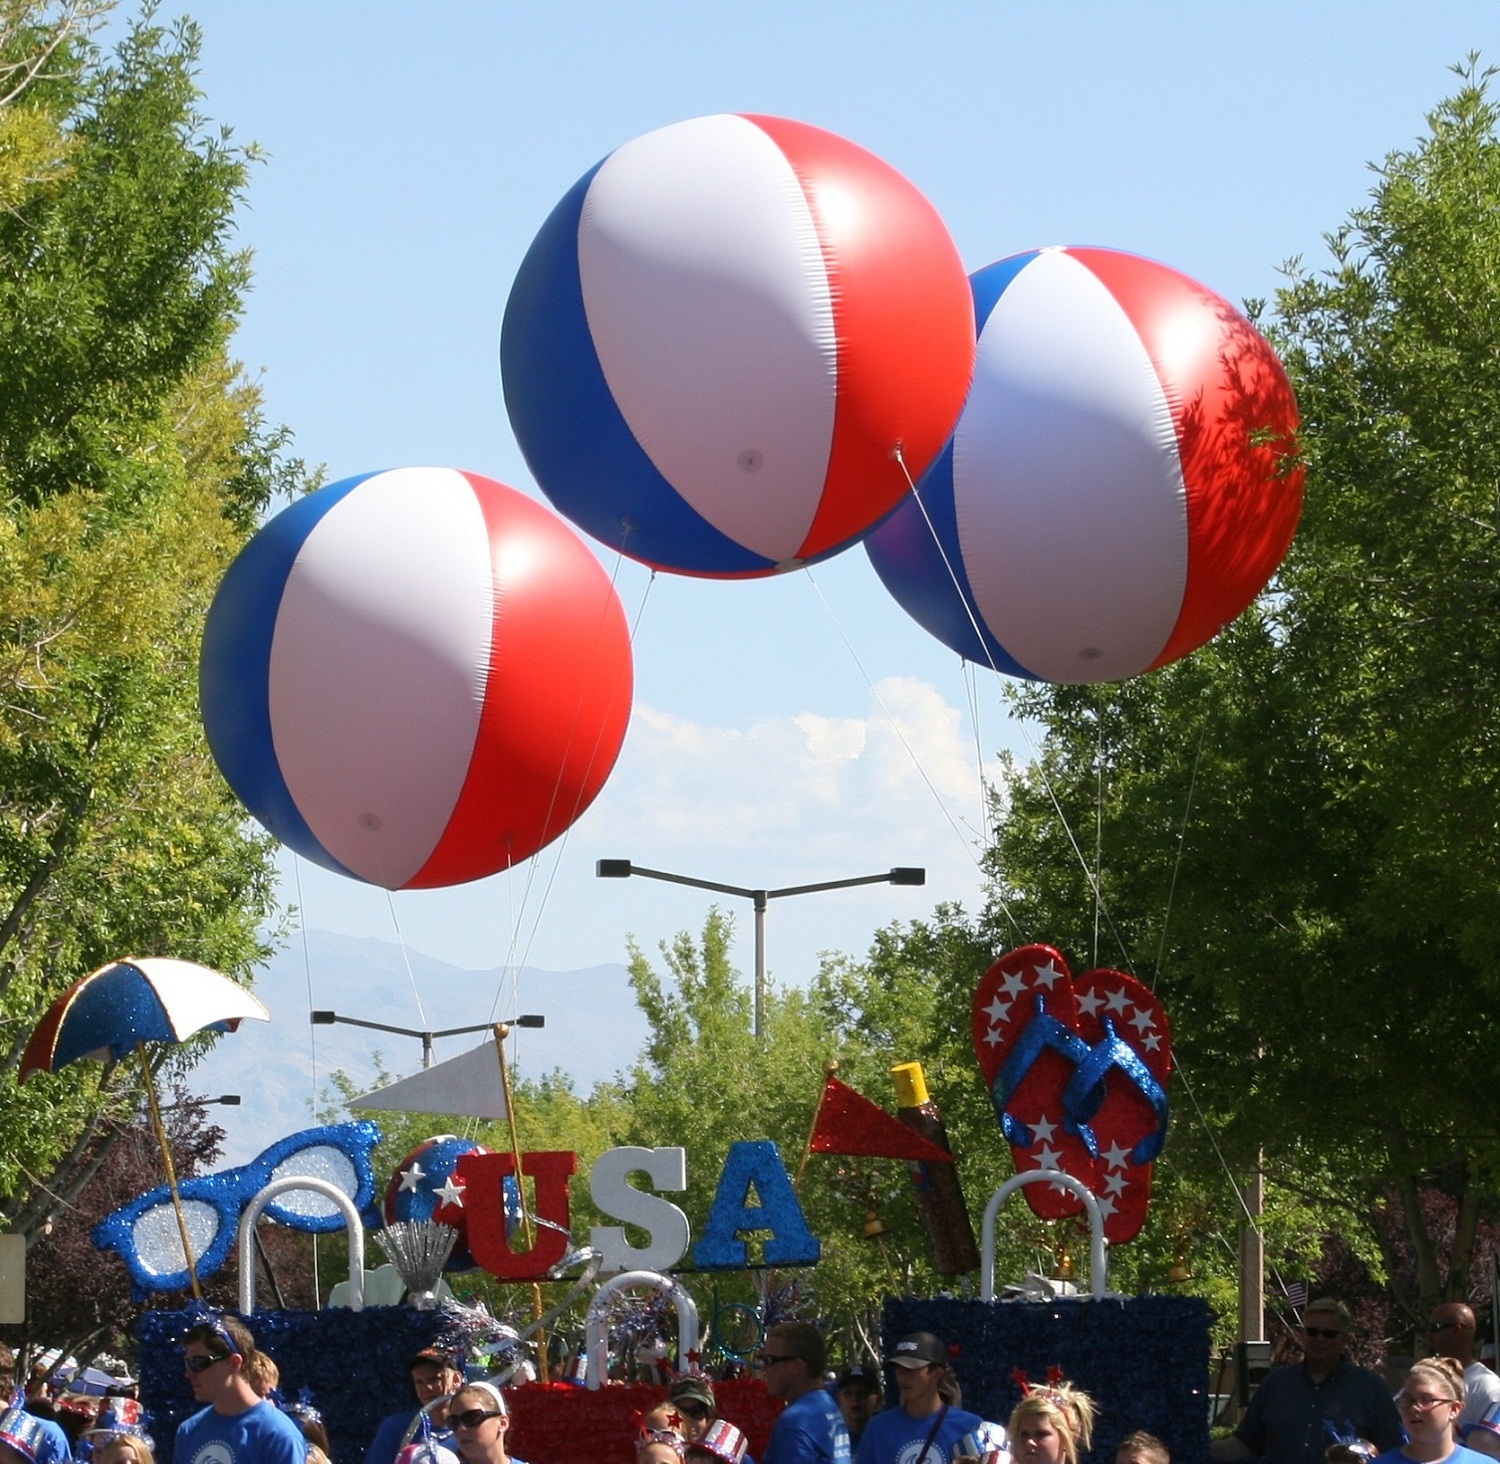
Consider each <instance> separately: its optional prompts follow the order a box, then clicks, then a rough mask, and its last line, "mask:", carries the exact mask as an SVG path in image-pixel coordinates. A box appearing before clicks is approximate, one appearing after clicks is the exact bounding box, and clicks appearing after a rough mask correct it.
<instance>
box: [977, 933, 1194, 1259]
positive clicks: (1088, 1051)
mask: <svg viewBox="0 0 1500 1464" xmlns="http://www.w3.org/2000/svg"><path fill="white" fill-rule="evenodd" d="M973 1031H974V1050H975V1052H976V1054H977V1055H978V1058H979V1067H980V1071H981V1072H983V1074H984V1079H985V1082H986V1084H987V1085H988V1086H989V1090H990V1098H991V1101H992V1102H993V1103H994V1105H995V1115H996V1117H997V1118H998V1119H999V1121H1000V1128H1001V1132H1002V1133H1004V1135H1005V1138H1006V1140H1007V1142H1008V1143H1009V1144H1010V1146H1011V1154H1012V1156H1013V1157H1014V1159H1015V1164H1016V1170H1017V1172H1018V1173H1019V1172H1024V1171H1026V1170H1030V1169H1060V1170H1062V1171H1063V1172H1064V1173H1067V1174H1070V1175H1072V1176H1073V1177H1074V1178H1075V1179H1077V1180H1080V1181H1081V1182H1082V1183H1083V1184H1085V1185H1086V1186H1087V1187H1088V1188H1089V1189H1090V1190H1091V1191H1093V1193H1094V1194H1095V1195H1096V1196H1097V1197H1098V1200H1099V1207H1100V1210H1101V1212H1102V1213H1103V1216H1104V1234H1105V1236H1106V1238H1107V1239H1108V1240H1109V1241H1110V1242H1111V1243H1112V1244H1114V1245H1119V1244H1121V1243H1123V1242H1124V1241H1127V1240H1130V1239H1131V1238H1132V1237H1133V1236H1135V1235H1136V1234H1137V1233H1138V1232H1139V1230H1140V1228H1141V1226H1142V1225H1143V1224H1144V1223H1145V1219H1146V1211H1147V1208H1148V1207H1149V1205H1150V1201H1151V1166H1152V1161H1153V1160H1155V1158H1156V1156H1157V1155H1158V1154H1159V1153H1160V1152H1161V1147H1162V1144H1163V1142H1164V1141H1165V1139H1166V1135H1167V1123H1168V1117H1169V1106H1168V1103H1167V1094H1166V1085H1167V1078H1168V1076H1169V1074H1170V1073H1171V1069H1172V1036H1171V1026H1170V1024H1169V1023H1168V1021H1167V1016H1166V1013H1165V1012H1164V1011H1163V1010H1162V1006H1161V1003H1160V1002H1159V1001H1157V999H1156V997H1155V996H1154V995H1153V994H1152V993H1151V992H1150V991H1148V990H1147V989H1146V988H1145V987H1144V986H1143V985H1141V983H1140V982H1139V981H1137V980H1136V979H1135V977H1133V976H1127V975H1126V974H1125V973H1124V972H1122V971H1112V970H1108V969H1099V970H1094V971H1089V972H1086V973H1085V974H1084V975H1082V976H1080V977H1078V978H1077V979H1076V980H1075V979H1074V977H1073V975H1072V973H1071V971H1070V970H1069V969H1068V963H1067V961H1065V960H1064V959H1063V956H1062V954H1061V953H1060V952H1059V951H1057V950H1055V949H1053V947H1051V946H1046V945H1029V946H1022V947H1020V948H1019V949H1017V950H1014V951H1010V952H1008V953H1007V954H1006V955H1004V956H1001V958H1000V959H999V960H998V961H996V962H995V964H994V965H993V966H991V967H990V969H989V970H988V971H986V972H985V974H984V977H983V979H982V980H981V981H980V983H979V988H978V990H977V991H976V992H975V993H974V1014H973ZM1026 1200H1027V1203H1028V1204H1029V1205H1030V1206H1031V1208H1032V1209H1033V1210H1034V1211H1035V1212H1036V1214H1037V1215H1039V1216H1041V1217H1042V1218H1043V1219H1044V1220H1059V1219H1062V1218H1064V1217H1066V1216H1068V1215H1075V1214H1077V1213H1078V1212H1079V1211H1080V1210H1081V1209H1082V1208H1083V1205H1082V1201H1080V1200H1079V1199H1078V1198H1077V1197H1076V1196H1074V1195H1072V1194H1070V1193H1068V1192H1067V1191H1065V1190H1063V1189H1061V1187H1059V1186H1054V1185H1029V1186H1028V1187H1027V1189H1026Z"/></svg>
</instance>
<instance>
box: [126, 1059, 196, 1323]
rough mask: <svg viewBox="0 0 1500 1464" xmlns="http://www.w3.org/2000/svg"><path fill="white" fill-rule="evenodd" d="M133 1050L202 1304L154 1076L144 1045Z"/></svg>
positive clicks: (186, 1254) (170, 1148)
mask: <svg viewBox="0 0 1500 1464" xmlns="http://www.w3.org/2000/svg"><path fill="white" fill-rule="evenodd" d="M135 1050H136V1052H137V1053H138V1054H139V1056H140V1059H141V1076H142V1077H143V1078H145V1080H146V1101H147V1102H148V1103H149V1104H150V1105H151V1123H152V1126H153V1127H154V1128H155V1129H156V1142H157V1143H158V1144H160V1145H161V1158H162V1163H163V1164H165V1165H166V1167H167V1188H168V1189H169V1190H171V1191H172V1210H173V1212H174V1213H175V1214H176V1216H177V1233H178V1234H179V1235H180V1236H181V1237H182V1253H183V1255H184V1256H186V1257H187V1268H188V1280H189V1281H191V1282H192V1283H193V1297H194V1299H195V1300H198V1301H202V1300H203V1290H202V1288H201V1287H200V1286H199V1285H198V1267H197V1266H196V1265H194V1263H193V1243H192V1241H191V1240H189V1239H188V1228H187V1216H186V1215H185V1214H184V1213H183V1210H182V1196H181V1195H179V1194H178V1193H177V1169H176V1166H175V1165H174V1164H173V1163H172V1146H171V1145H170V1144H169V1143H168V1142H167V1130H166V1126H165V1125H164V1124H163V1123H162V1121H161V1109H160V1107H158V1105H157V1102H156V1077H155V1075H154V1074H153V1073H152V1071H151V1063H150V1060H149V1059H148V1058H147V1056H146V1044H145V1043H144V1042H137V1043H136V1044H135Z"/></svg>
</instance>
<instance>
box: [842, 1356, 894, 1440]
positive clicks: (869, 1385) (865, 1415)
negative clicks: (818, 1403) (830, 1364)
mask: <svg viewBox="0 0 1500 1464" xmlns="http://www.w3.org/2000/svg"><path fill="white" fill-rule="evenodd" d="M834 1396H835V1397H836V1398H837V1399H838V1400H839V1412H840V1413H842V1414H843V1415H844V1422H845V1423H846V1424H847V1425H848V1426H849V1444H850V1446H851V1447H852V1448H856V1449H857V1448H858V1447H859V1441H860V1440H861V1439H862V1438H864V1436H865V1429H867V1428H868V1427H869V1426H870V1419H871V1417H872V1416H873V1415H875V1414H877V1413H879V1412H880V1410H881V1408H882V1407H884V1406H885V1387H884V1385H883V1384H882V1383H881V1381H880V1371H879V1369H878V1368H876V1367H875V1365H874V1364H873V1363H868V1362H852V1363H850V1364H849V1366H848V1367H846V1368H845V1369H844V1370H843V1371H842V1372H841V1373H840V1374H839V1376H838V1384H837V1387H836V1389H835V1393H834Z"/></svg>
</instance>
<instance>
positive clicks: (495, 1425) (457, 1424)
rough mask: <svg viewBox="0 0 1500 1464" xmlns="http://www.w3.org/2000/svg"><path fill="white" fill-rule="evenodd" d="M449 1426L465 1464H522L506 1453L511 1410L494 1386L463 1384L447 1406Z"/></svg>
mask: <svg viewBox="0 0 1500 1464" xmlns="http://www.w3.org/2000/svg"><path fill="white" fill-rule="evenodd" d="M448 1425H449V1427H450V1428H452V1430H453V1437H454V1438H455V1439H456V1440H457V1441H458V1452H459V1454H460V1456H461V1457H462V1458H463V1459H464V1461H465V1464H522V1461H521V1460H519V1459H512V1458H511V1456H510V1455H509V1454H507V1453H506V1452H505V1436H506V1433H507V1432H508V1431H509V1429H510V1409H509V1408H507V1407H506V1405H505V1395H504V1394H503V1393H502V1392H501V1391H500V1389H499V1388H497V1387H496V1386H495V1385H494V1384H493V1383H483V1382H481V1383H466V1384H465V1385H464V1386H463V1387H461V1388H460V1389H459V1390H458V1392H456V1393H455V1394H454V1395H453V1401H452V1402H451V1403H449V1405H448Z"/></svg>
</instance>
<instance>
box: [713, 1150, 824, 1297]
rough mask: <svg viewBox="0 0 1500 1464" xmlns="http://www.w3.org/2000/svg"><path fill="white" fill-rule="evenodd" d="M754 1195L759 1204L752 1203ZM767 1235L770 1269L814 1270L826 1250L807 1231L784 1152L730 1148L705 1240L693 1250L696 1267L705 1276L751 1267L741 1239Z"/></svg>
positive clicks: (766, 1249) (767, 1258)
mask: <svg viewBox="0 0 1500 1464" xmlns="http://www.w3.org/2000/svg"><path fill="white" fill-rule="evenodd" d="M752 1188H753V1189H754V1190H755V1194H756V1198H757V1199H758V1200H759V1203H758V1204H754V1205H752V1204H751V1203H750V1191H751V1189H752ZM754 1230H769V1231H772V1232H773V1234H772V1236H771V1239H769V1240H768V1241H766V1243H765V1246H764V1250H763V1259H764V1261H765V1264H766V1265H768V1266H811V1265H816V1264H817V1260H818V1257H819V1255H820V1254H821V1253H822V1247H821V1246H820V1245H819V1244H818V1238H817V1236H815V1235H814V1234H813V1233H812V1231H810V1230H809V1229H808V1228H807V1219H806V1217H805V1216H804V1215H803V1213H802V1206H801V1205H800V1204H799V1203H798V1200H797V1192H796V1191H795V1190H794V1189H793V1188H792V1182H791V1180H790V1179H788V1178H787V1173H786V1165H784V1164H783V1163H782V1162H781V1151H780V1150H779V1149H777V1147H776V1145H775V1144H773V1143H771V1141H770V1140H769V1139H758V1140H756V1141H755V1142H753V1143H752V1142H748V1141H741V1142H740V1143H737V1144H731V1145H730V1148H729V1157H728V1158H727V1159H725V1161H724V1172H723V1173H722V1174H721V1175H720V1176H719V1188H718V1189H717V1190H716V1191H715V1193H714V1202H713V1207H712V1208H711V1209H710V1210H709V1212H708V1224H707V1225H706V1226H705V1227H704V1231H703V1238H702V1240H700V1241H699V1242H698V1243H697V1244H696V1245H695V1246H694V1247H693V1264H694V1265H695V1266H697V1267H698V1268H699V1270H704V1271H737V1270H741V1269H742V1268H743V1267H745V1266H747V1265H748V1264H749V1249H748V1247H747V1246H746V1244H745V1242H744V1241H743V1240H741V1239H740V1238H739V1237H740V1236H741V1235H742V1234H744V1233H746V1232H747V1231H754Z"/></svg>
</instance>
